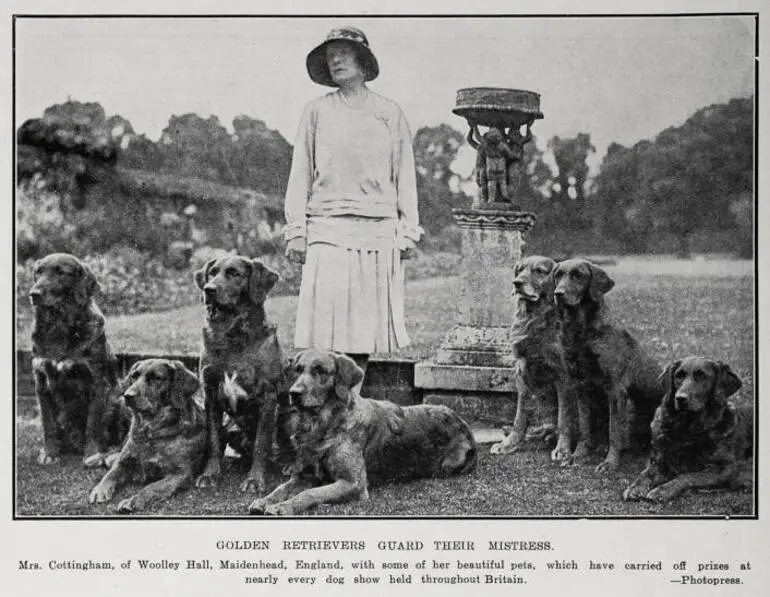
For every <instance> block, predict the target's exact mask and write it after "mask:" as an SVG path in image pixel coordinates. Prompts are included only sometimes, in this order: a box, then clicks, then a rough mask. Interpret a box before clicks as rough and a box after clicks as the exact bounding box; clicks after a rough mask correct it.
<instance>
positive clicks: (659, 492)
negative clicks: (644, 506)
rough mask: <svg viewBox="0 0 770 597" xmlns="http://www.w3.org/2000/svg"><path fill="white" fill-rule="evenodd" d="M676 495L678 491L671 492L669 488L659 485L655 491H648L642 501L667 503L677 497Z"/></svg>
mask: <svg viewBox="0 0 770 597" xmlns="http://www.w3.org/2000/svg"><path fill="white" fill-rule="evenodd" d="M678 493H679V492H678V491H676V490H673V489H671V488H670V487H666V486H665V485H659V486H658V487H656V488H655V489H653V490H651V491H648V492H647V495H646V496H644V499H646V500H649V501H651V502H669V501H671V500H673V499H674V498H675V497H676V496H677V495H678Z"/></svg>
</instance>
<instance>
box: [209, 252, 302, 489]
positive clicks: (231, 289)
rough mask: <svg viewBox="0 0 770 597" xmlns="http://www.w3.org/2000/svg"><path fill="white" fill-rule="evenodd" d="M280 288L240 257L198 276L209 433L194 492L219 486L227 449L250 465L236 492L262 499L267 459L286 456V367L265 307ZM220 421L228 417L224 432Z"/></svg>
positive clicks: (259, 266) (212, 264) (258, 265)
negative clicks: (203, 312) (273, 290)
mask: <svg viewBox="0 0 770 597" xmlns="http://www.w3.org/2000/svg"><path fill="white" fill-rule="evenodd" d="M277 280H278V274H277V273H276V272H275V271H273V270H272V269H270V268H269V267H267V266H265V265H264V263H262V261H260V260H259V259H248V258H246V257H242V256H237V255H233V256H228V257H223V258H221V259H213V260H211V261H209V262H208V263H206V264H205V265H204V266H203V268H202V269H200V270H198V271H196V272H195V283H196V284H197V286H198V288H199V289H200V290H201V292H202V294H203V302H204V304H205V306H206V326H205V327H204V328H203V352H202V354H201V361H200V375H201V381H202V383H203V389H204V394H205V405H206V421H207V424H208V430H209V456H208V461H207V463H206V467H205V468H204V470H203V473H202V474H201V475H200V476H199V477H198V479H197V480H196V485H197V486H198V487H208V486H211V485H214V486H216V485H218V484H219V482H220V480H221V466H222V457H223V454H224V449H225V446H226V445H227V444H229V445H230V447H231V448H232V449H233V450H235V451H236V452H238V453H239V454H240V455H241V456H243V457H244V458H246V459H247V460H248V459H250V460H251V468H250V470H249V472H248V474H247V476H246V478H245V479H244V481H243V482H242V483H241V486H240V490H241V491H257V492H259V493H264V491H265V473H266V469H267V466H268V464H269V462H270V460H271V458H272V459H275V460H279V459H280V458H281V457H284V455H285V454H290V452H291V444H290V442H289V441H288V437H287V436H286V434H284V433H283V429H284V426H283V422H282V420H281V418H282V414H281V412H279V411H280V410H281V408H280V406H281V404H284V405H285V404H286V403H287V402H288V394H287V390H288V385H289V383H288V381H287V377H286V371H285V370H286V367H287V365H288V359H287V358H286V357H285V355H284V353H283V351H282V350H281V347H280V345H279V344H278V338H277V335H276V329H275V326H273V325H269V324H268V323H267V321H266V318H265V307H264V302H265V298H266V296H267V293H268V292H269V291H270V289H271V288H272V287H273V286H274V285H275V283H276V281H277ZM223 413H227V415H228V417H229V421H228V424H227V425H224V426H223ZM274 442H275V443H277V445H278V447H274Z"/></svg>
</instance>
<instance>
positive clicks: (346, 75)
mask: <svg viewBox="0 0 770 597" xmlns="http://www.w3.org/2000/svg"><path fill="white" fill-rule="evenodd" d="M326 64H327V66H328V67H329V74H330V75H331V77H332V81H334V82H335V83H337V85H340V86H343V85H346V84H350V83H351V82H355V81H356V80H357V79H360V80H361V81H363V79H364V71H363V69H362V68H361V65H360V64H358V59H357V57H356V51H355V50H354V49H353V47H352V46H351V45H350V44H347V43H345V42H344V41H335V42H332V43H330V44H329V45H328V46H326Z"/></svg>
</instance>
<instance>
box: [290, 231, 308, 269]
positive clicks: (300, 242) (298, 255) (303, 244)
mask: <svg viewBox="0 0 770 597" xmlns="http://www.w3.org/2000/svg"><path fill="white" fill-rule="evenodd" d="M306 252H307V241H306V240H305V238H304V237H301V236H300V237H297V238H293V239H291V240H290V241H289V242H288V243H287V244H286V257H288V258H289V261H291V262H292V263H305V253H306Z"/></svg>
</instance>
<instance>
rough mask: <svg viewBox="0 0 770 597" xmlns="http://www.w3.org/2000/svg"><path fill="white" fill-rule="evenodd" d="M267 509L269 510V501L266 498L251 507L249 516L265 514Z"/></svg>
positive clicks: (252, 503)
mask: <svg viewBox="0 0 770 597" xmlns="http://www.w3.org/2000/svg"><path fill="white" fill-rule="evenodd" d="M265 508H267V501H265V499H264V498H259V499H258V500H254V501H253V502H251V504H250V505H249V514H264V513H265Z"/></svg>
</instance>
